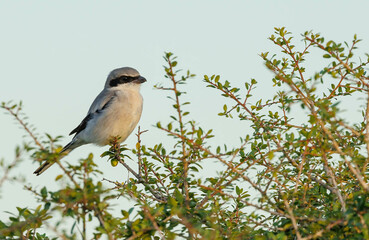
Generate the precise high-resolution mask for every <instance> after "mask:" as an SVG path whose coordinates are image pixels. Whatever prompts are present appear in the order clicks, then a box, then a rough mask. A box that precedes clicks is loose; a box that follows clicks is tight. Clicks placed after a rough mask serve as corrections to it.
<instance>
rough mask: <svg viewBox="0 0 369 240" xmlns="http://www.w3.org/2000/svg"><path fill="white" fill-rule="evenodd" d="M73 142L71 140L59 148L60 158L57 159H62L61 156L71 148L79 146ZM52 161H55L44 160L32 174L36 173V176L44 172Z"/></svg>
mask: <svg viewBox="0 0 369 240" xmlns="http://www.w3.org/2000/svg"><path fill="white" fill-rule="evenodd" d="M75 143H76V142H74V141H73V140H72V141H71V142H70V143H68V144H67V145H65V147H64V148H63V150H61V152H60V154H61V155H60V158H59V159H58V160H60V159H62V158H63V157H65V156H66V155H68V154H69V153H70V152H71V151H72V150H73V149H75V148H76V147H79V146H80V145H79V144H75ZM54 163H55V161H46V162H45V163H44V164H42V165H41V166H40V167H39V168H37V169H36V171H34V172H33V174H36V176H39V175H40V174H42V173H43V172H45V171H46V170H47V169H48V168H49V167H51V166H52V165H53V164H54Z"/></svg>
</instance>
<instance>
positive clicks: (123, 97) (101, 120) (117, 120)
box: [34, 67, 146, 176]
mask: <svg viewBox="0 0 369 240" xmlns="http://www.w3.org/2000/svg"><path fill="white" fill-rule="evenodd" d="M144 82H146V79H145V78H144V77H142V76H141V75H140V73H139V72H138V71H137V70H136V69H134V68H131V67H122V68H117V69H114V70H113V71H111V72H110V73H109V75H108V77H107V79H106V82H105V86H104V89H103V90H102V91H101V92H100V94H99V95H97V97H96V98H95V100H94V101H93V102H92V104H91V107H90V109H89V110H88V112H87V115H86V117H85V118H84V119H83V120H82V122H81V123H80V124H79V125H78V126H77V127H76V128H75V129H73V130H72V131H71V132H70V134H69V135H72V134H75V135H74V137H73V139H72V140H71V141H70V142H69V143H68V144H67V145H65V146H64V148H63V149H62V150H61V152H60V154H61V157H60V159H61V158H62V157H64V156H65V155H67V154H68V153H70V152H71V151H72V150H74V149H76V148H78V147H80V146H82V145H85V144H89V143H93V144H95V145H99V146H105V145H108V144H109V143H110V141H111V139H112V138H113V137H119V138H118V143H122V142H123V141H125V140H126V139H127V137H128V136H129V135H130V134H131V133H132V131H133V130H134V129H135V127H136V125H137V123H138V122H139V120H140V118H141V113H142V106H143V98H142V95H141V93H140V87H141V84H142V83H144ZM54 163H55V161H51V160H47V161H46V162H45V163H43V164H42V165H41V166H40V167H39V168H37V169H36V171H35V172H34V174H36V175H37V176H39V175H40V174H42V173H43V172H45V171H46V170H47V169H48V168H49V167H51V166H52V165H53V164H54Z"/></svg>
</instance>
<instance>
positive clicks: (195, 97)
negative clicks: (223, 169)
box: [0, 0, 369, 219]
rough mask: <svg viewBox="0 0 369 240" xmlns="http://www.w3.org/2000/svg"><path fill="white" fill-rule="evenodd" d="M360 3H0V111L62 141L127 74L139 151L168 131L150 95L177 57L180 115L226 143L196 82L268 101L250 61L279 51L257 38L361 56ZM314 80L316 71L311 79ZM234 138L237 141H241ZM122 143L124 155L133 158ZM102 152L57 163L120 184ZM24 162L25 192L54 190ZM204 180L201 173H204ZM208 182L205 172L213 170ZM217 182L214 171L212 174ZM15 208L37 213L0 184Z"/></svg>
mask: <svg viewBox="0 0 369 240" xmlns="http://www.w3.org/2000/svg"><path fill="white" fill-rule="evenodd" d="M368 9H369V1H339V0H335V1H299V0H293V1H292V0H290V1H282V0H281V1H219V0H207V1H194V0H189V1H174V0H172V1H169V0H168V1H161V0H158V1H152V0H151V1H149V0H146V1H62V2H55V1H52V2H51V1H49V2H46V1H36V0H34V1H1V2H0V31H1V33H0V36H1V37H0V101H9V100H14V101H19V100H22V101H23V103H24V110H25V112H26V114H27V115H28V116H29V122H30V123H32V124H34V126H35V127H36V128H37V130H38V132H39V133H41V134H43V133H46V132H47V133H49V134H51V135H52V136H57V135H63V136H65V138H63V140H62V144H66V143H67V142H69V140H70V139H71V137H69V136H67V135H68V133H69V132H70V131H71V130H72V129H73V128H75V127H76V126H77V125H78V124H79V123H80V121H81V120H82V119H83V118H84V117H85V114H86V113H87V110H88V108H89V106H90V104H91V103H92V101H93V99H94V98H95V97H96V95H97V94H98V93H99V92H100V91H101V90H102V88H103V86H104V83H105V80H106V76H107V75H108V73H109V72H110V71H111V70H113V69H114V68H117V67H123V66H131V67H134V68H136V69H137V70H138V71H139V72H140V73H141V75H142V76H144V77H145V78H146V79H147V80H148V82H147V83H145V84H144V85H143V86H142V95H143V96H144V111H143V115H142V118H141V121H140V123H139V125H140V126H141V127H142V128H143V129H148V130H149V132H148V133H146V134H145V135H144V139H143V141H144V143H146V144H148V145H150V144H151V145H153V144H155V143H159V142H162V141H165V140H164V139H165V138H166V137H165V136H166V135H165V134H164V133H161V132H160V131H158V130H156V129H155V128H154V127H153V125H154V124H155V123H156V122H157V121H162V122H169V121H170V119H169V114H170V113H172V112H170V111H171V107H170V106H171V103H170V102H168V99H167V98H166V95H165V93H164V92H160V91H158V90H154V89H153V85H154V84H156V83H159V82H165V80H164V78H163V75H164V71H163V67H162V65H164V61H163V58H162V56H163V54H164V52H165V51H171V52H173V53H174V54H175V55H177V56H178V61H179V67H180V68H182V69H184V70H187V69H190V70H191V72H193V73H195V74H196V75H197V77H196V78H195V79H194V80H192V81H190V83H189V85H187V86H186V89H187V91H188V96H187V100H190V101H191V102H192V104H191V105H190V106H189V107H188V110H190V111H191V112H192V113H193V115H191V118H193V119H195V120H197V121H198V122H199V123H200V124H201V126H203V127H205V128H207V129H210V128H216V129H217V130H216V131H215V134H216V139H215V140H214V143H216V144H223V143H236V142H238V139H239V137H240V135H239V133H240V132H247V130H246V129H242V127H244V126H243V125H242V123H239V122H237V121H230V120H226V119H223V118H218V117H217V113H218V112H219V111H220V110H221V109H222V98H221V97H218V94H217V92H216V91H214V90H213V89H209V88H205V84H204V83H203V82H202V79H203V75H204V74H207V75H212V74H219V75H221V77H222V79H227V80H229V81H230V82H231V83H232V84H234V85H236V86H243V83H244V82H245V81H249V80H250V79H251V78H255V79H256V80H257V81H258V82H259V88H258V89H257V90H256V91H255V93H254V94H259V96H256V98H258V99H259V98H263V97H267V96H268V95H270V96H272V94H273V89H272V88H271V85H272V84H271V77H270V76H271V74H270V73H269V72H268V70H267V69H266V68H265V67H264V65H263V62H262V60H261V58H260V57H259V56H258V54H260V53H261V52H264V51H277V50H278V49H277V48H276V47H274V46H273V45H272V44H271V43H270V41H269V40H267V38H268V37H269V36H270V35H271V34H272V33H273V31H274V30H273V28H274V27H281V26H285V27H286V28H287V29H288V30H289V31H290V32H292V33H293V36H295V37H296V39H298V40H300V39H301V37H300V34H301V33H303V32H305V31H307V30H313V31H314V32H320V33H321V34H322V35H324V36H325V39H334V40H337V41H348V42H351V40H352V38H353V35H354V34H355V33H356V34H357V35H358V37H359V38H361V39H363V40H364V41H363V42H362V43H361V44H360V45H359V47H360V49H361V52H369V47H368V43H369V31H368V27H367V26H368V13H367V11H368ZM314 67H315V68H317V69H318V67H319V66H318V65H317V66H314V62H312V68H313V69H314ZM0 123H1V124H0V133H1V137H0V146H1V147H0V149H1V151H0V158H4V159H5V160H6V161H8V162H9V161H11V160H13V157H14V149H15V145H16V144H19V143H21V142H22V141H23V138H22V136H23V135H24V131H22V130H20V129H19V127H18V125H16V124H14V121H13V119H12V118H11V117H10V116H8V115H5V114H4V112H0ZM240 128H241V130H240ZM135 141H136V138H135V137H134V136H133V135H132V136H131V137H129V139H128V140H127V141H126V143H127V144H128V145H129V146H131V147H134V144H135ZM104 149H105V148H98V147H96V146H93V145H87V146H84V147H81V148H80V149H77V150H75V151H74V152H72V153H71V154H70V156H68V157H66V158H64V159H63V161H73V160H74V161H76V159H79V158H82V157H85V156H87V153H89V152H93V153H94V154H95V159H96V162H98V164H99V166H100V167H101V169H102V170H103V171H104V172H105V173H106V174H108V176H110V179H112V180H120V181H124V180H126V178H127V176H128V175H127V171H126V170H124V169H123V168H121V167H119V168H118V167H117V168H114V169H113V168H112V167H111V166H110V164H109V163H107V162H106V160H102V159H100V158H99V154H101V153H102V151H103V150H104ZM37 166H38V165H37V164H36V163H32V162H31V161H30V159H29V158H25V159H24V161H23V163H22V165H21V168H18V169H17V170H16V171H15V172H14V173H13V174H16V173H17V171H18V172H19V173H20V172H22V174H23V175H24V176H26V177H27V180H28V182H30V183H32V184H33V185H35V186H40V187H41V186H44V185H47V186H48V184H50V188H55V187H56V185H55V184H54V183H53V181H54V179H55V176H56V175H58V174H60V173H61V170H60V169H58V167H56V166H54V167H52V168H51V169H50V170H48V171H47V172H46V173H44V174H43V175H41V176H39V177H36V176H34V175H33V174H32V172H33V171H34V169H36V168H37ZM209 166H210V168H211V165H209ZM213 170H214V169H213ZM214 171H215V170H214ZM15 206H21V207H26V206H28V207H35V206H36V203H35V202H34V200H33V197H31V196H30V193H28V192H26V191H24V190H22V186H19V185H16V184H15V185H14V186H11V185H9V184H7V185H6V186H5V188H3V189H2V192H1V198H0V219H4V218H5V216H7V214H6V213H4V212H3V211H5V210H6V211H11V212H14V211H15Z"/></svg>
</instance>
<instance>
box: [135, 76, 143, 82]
mask: <svg viewBox="0 0 369 240" xmlns="http://www.w3.org/2000/svg"><path fill="white" fill-rule="evenodd" d="M134 82H135V83H144V82H146V78H144V77H142V76H140V77H139V78H137V79H136V80H135V81H134Z"/></svg>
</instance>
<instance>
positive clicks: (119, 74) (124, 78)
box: [105, 67, 146, 88]
mask: <svg viewBox="0 0 369 240" xmlns="http://www.w3.org/2000/svg"><path fill="white" fill-rule="evenodd" d="M144 82H146V79H145V78H144V77H142V76H140V73H139V72H138V71H137V70H136V69H134V68H130V67H122V68H117V69H114V70H113V71H111V72H110V73H109V76H108V79H107V80H106V83H105V88H113V87H118V86H124V85H126V86H128V85H136V86H139V85H140V84H141V83H144Z"/></svg>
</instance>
